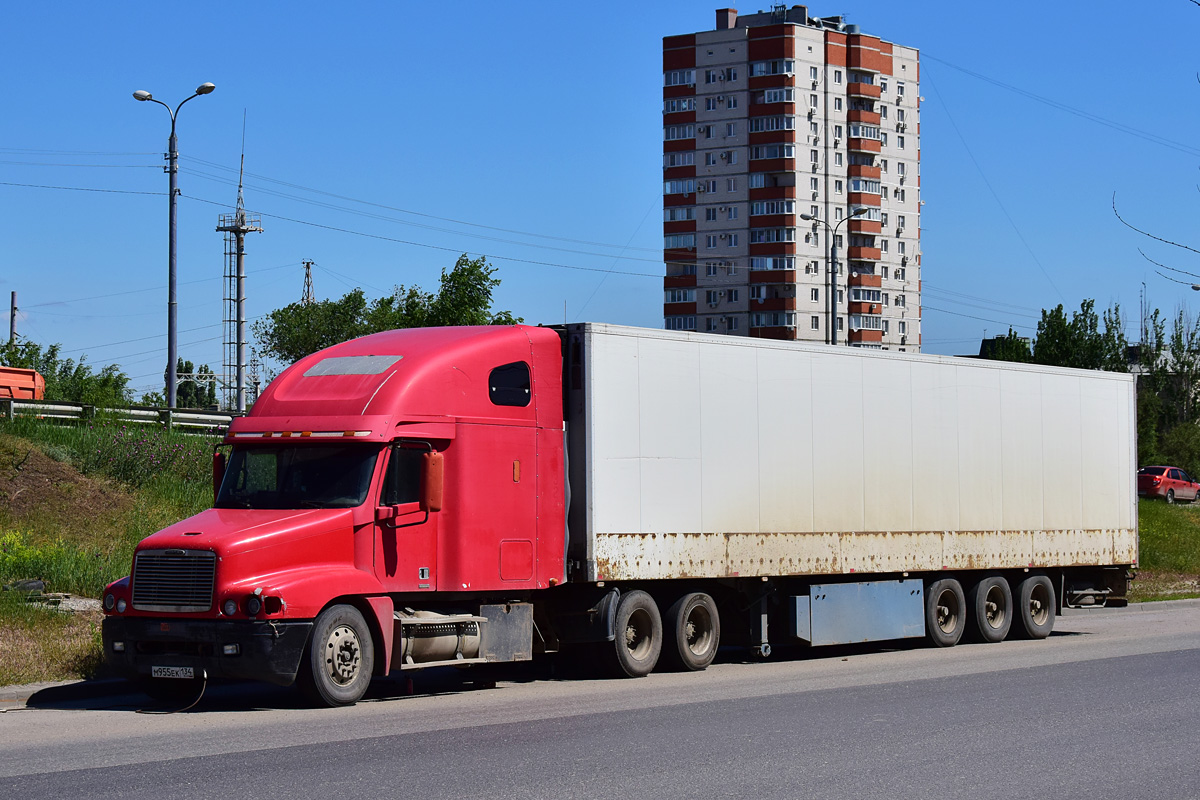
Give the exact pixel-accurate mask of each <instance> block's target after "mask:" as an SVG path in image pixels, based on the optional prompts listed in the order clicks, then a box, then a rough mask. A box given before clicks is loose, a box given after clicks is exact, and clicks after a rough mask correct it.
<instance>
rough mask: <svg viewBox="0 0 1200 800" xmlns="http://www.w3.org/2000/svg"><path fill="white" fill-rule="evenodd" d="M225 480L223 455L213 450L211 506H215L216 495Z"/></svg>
mask: <svg viewBox="0 0 1200 800" xmlns="http://www.w3.org/2000/svg"><path fill="white" fill-rule="evenodd" d="M223 480H225V454H224V453H222V452H220V451H218V450H214V451H213V463H212V481H213V505H214V506H215V505H216V504H217V495H218V494H220V492H221V481H223Z"/></svg>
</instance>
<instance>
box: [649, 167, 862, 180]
mask: <svg viewBox="0 0 1200 800" xmlns="http://www.w3.org/2000/svg"><path fill="white" fill-rule="evenodd" d="M846 174H847V175H849V176H850V177H851V178H871V179H874V180H879V179H880V178H881V177H882V175H883V174H882V173H881V172H880V169H879V167H868V166H867V165H866V164H851V165H850V166H848V167H847V168H846ZM672 177H673V176H672ZM689 177H690V176H689Z"/></svg>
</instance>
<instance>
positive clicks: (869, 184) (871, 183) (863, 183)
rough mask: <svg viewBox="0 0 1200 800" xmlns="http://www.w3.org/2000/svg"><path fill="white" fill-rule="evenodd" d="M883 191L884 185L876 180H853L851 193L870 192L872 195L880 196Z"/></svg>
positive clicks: (851, 180)
mask: <svg viewBox="0 0 1200 800" xmlns="http://www.w3.org/2000/svg"><path fill="white" fill-rule="evenodd" d="M882 190H883V185H882V184H881V183H880V182H879V181H876V180H870V179H868V178H851V179H850V191H852V192H868V193H870V194H879V193H880V192H881V191H882Z"/></svg>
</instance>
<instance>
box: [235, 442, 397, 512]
mask: <svg viewBox="0 0 1200 800" xmlns="http://www.w3.org/2000/svg"><path fill="white" fill-rule="evenodd" d="M378 458H379V447H378V446H371V445H361V444H360V445H280V446H277V447H272V446H266V447H235V448H234V450H233V454H232V455H231V456H230V459H229V467H228V469H226V471H225V479H224V480H223V481H222V482H221V491H220V493H219V494H218V495H217V503H216V507H217V508H355V507H357V506H360V505H362V504H363V501H364V500H366V499H367V491H368V489H370V487H371V475H372V474H373V473H374V471H375V461H376V459H378Z"/></svg>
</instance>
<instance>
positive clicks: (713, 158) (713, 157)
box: [704, 153, 717, 167]
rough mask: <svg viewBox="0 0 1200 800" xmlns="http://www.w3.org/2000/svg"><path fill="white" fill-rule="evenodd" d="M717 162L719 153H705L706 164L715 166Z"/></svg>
mask: <svg viewBox="0 0 1200 800" xmlns="http://www.w3.org/2000/svg"><path fill="white" fill-rule="evenodd" d="M716 163H717V154H716V153H705V154H704V166H706V167H711V166H715V165H716Z"/></svg>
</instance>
